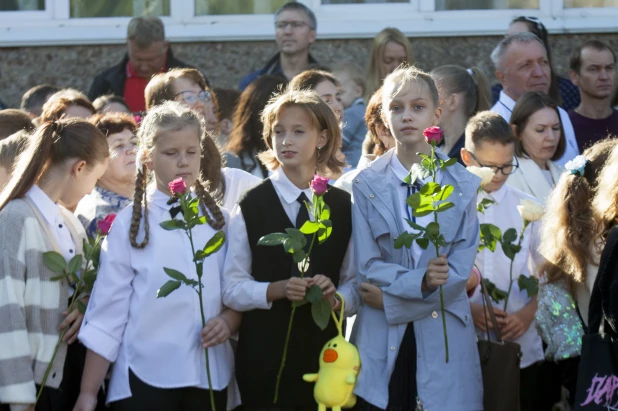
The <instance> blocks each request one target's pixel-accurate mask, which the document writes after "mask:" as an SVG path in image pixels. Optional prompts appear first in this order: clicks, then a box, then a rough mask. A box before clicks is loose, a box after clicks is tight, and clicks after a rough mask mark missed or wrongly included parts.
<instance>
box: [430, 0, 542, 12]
mask: <svg viewBox="0 0 618 411" xmlns="http://www.w3.org/2000/svg"><path fill="white" fill-rule="evenodd" d="M538 8H539V0H436V10H440V11H443V10H493V9H538Z"/></svg>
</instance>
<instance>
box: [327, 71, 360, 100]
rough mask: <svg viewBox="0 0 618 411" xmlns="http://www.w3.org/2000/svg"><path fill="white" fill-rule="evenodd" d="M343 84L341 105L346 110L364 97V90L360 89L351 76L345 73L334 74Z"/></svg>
mask: <svg viewBox="0 0 618 411" xmlns="http://www.w3.org/2000/svg"><path fill="white" fill-rule="evenodd" d="M333 76H335V77H337V79H338V80H339V83H341V104H343V108H344V109H346V108H348V107H350V106H351V105H352V103H354V101H355V100H356V99H357V98H359V97H361V96H362V95H363V89H362V88H361V87H359V85H358V84H356V82H355V81H354V80H352V79H351V78H350V76H349V74H348V73H347V72H345V71H337V72H334V73H333Z"/></svg>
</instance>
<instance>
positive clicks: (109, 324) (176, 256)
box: [79, 188, 234, 402]
mask: <svg viewBox="0 0 618 411" xmlns="http://www.w3.org/2000/svg"><path fill="white" fill-rule="evenodd" d="M168 199H169V197H168V195H166V194H164V193H162V192H160V191H158V190H153V189H152V188H151V189H150V190H149V192H148V219H149V226H150V233H149V234H150V235H149V240H148V244H147V245H146V247H145V248H143V249H137V248H134V247H132V246H131V244H130V243H129V227H130V224H131V215H132V213H133V211H132V207H127V208H125V209H124V210H123V211H121V212H120V213H119V214H118V216H117V217H116V220H115V221H114V229H113V230H111V232H110V234H109V236H108V237H107V238H106V239H105V241H104V243H103V246H102V249H101V266H100V270H99V274H98V277H97V281H96V283H95V286H94V290H93V292H92V296H91V298H90V302H89V304H88V309H87V311H86V316H85V317H84V324H83V326H82V329H81V331H80V333H79V339H80V341H81V342H82V343H83V344H84V345H85V346H86V347H88V349H90V350H92V351H94V352H96V353H97V354H99V355H101V356H102V357H104V358H105V359H107V360H108V361H110V362H114V361H115V362H116V363H115V365H114V367H113V370H112V375H111V381H110V386H109V392H108V396H107V402H112V401H118V400H121V399H124V398H128V397H130V396H131V395H132V394H131V388H130V386H129V368H131V370H132V371H133V373H135V375H136V376H137V377H138V378H139V379H141V380H142V381H144V382H145V383H146V384H148V385H152V386H155V387H159V388H179V387H200V388H208V379H207V376H206V368H205V355H204V349H203V348H202V346H201V342H200V332H201V330H202V320H201V314H200V305H199V299H198V297H197V294H196V292H195V291H194V290H193V289H192V288H190V287H188V286H186V285H181V286H180V288H178V289H176V290H175V291H174V292H172V293H171V294H169V295H168V296H167V297H165V298H157V290H158V289H159V288H161V286H163V284H165V283H166V282H167V281H169V280H171V278H170V277H169V276H167V274H165V272H164V271H163V267H169V268H172V269H175V270H178V271H180V272H181V273H183V274H184V275H185V276H187V277H188V278H189V279H194V280H197V275H196V272H195V265H194V264H193V261H192V253H191V245H190V243H189V239H188V238H187V236H186V234H185V233H184V231H182V230H175V231H166V230H164V229H163V228H161V227H160V226H159V223H160V222H162V221H166V220H170V219H171V217H170V214H169V209H170V207H171V206H170V205H167V201H168ZM224 215H225V216H226V218H227V213H226V212H225V211H224ZM176 218H182V215H178V216H176ZM143 223H144V218H142V226H141V227H140V233H139V235H138V238H137V241H138V242H140V241H141V240H142V239H143V237H144V230H143ZM224 230H225V228H224ZM214 234H215V230H213V229H212V228H211V227H210V226H209V225H208V224H204V225H198V226H196V227H195V228H194V229H193V241H194V245H195V247H196V249H198V248H201V247H204V245H206V243H207V242H208V240H209V239H210V238H211V237H212V236H213V235H214ZM226 247H227V241H226V245H224V246H223V248H221V250H219V252H217V253H216V254H214V255H212V256H210V257H208V258H206V259H205V260H204V274H203V277H202V281H203V283H204V285H205V286H204V288H203V299H204V315H205V317H206V321H208V320H209V319H210V318H213V317H215V316H217V315H219V314H220V313H221V311H222V310H223V304H222V302H221V282H222V279H221V276H222V273H223V264H224V260H225V254H226ZM208 352H209V359H210V372H211V377H212V384H213V389H215V390H222V389H224V388H226V387H228V385H230V382H231V381H233V380H232V375H233V368H234V354H233V352H232V347H231V345H230V343H229V341H226V342H225V343H223V344H219V345H217V346H216V347H212V348H209V349H208Z"/></svg>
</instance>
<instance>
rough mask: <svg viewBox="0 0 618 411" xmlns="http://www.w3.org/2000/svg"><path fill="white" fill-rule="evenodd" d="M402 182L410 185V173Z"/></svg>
mask: <svg viewBox="0 0 618 411" xmlns="http://www.w3.org/2000/svg"><path fill="white" fill-rule="evenodd" d="M403 182H404V183H406V184H412V176H411V173H408V175H407V176H405V177H404V178H403Z"/></svg>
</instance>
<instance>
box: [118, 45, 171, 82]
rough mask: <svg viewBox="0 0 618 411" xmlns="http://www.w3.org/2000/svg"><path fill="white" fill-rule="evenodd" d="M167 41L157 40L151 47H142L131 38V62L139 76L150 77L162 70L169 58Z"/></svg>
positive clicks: (129, 48) (128, 48) (129, 50)
mask: <svg viewBox="0 0 618 411" xmlns="http://www.w3.org/2000/svg"><path fill="white" fill-rule="evenodd" d="M168 46H169V43H168V42H167V41H155V42H154V43H152V44H151V45H150V46H149V47H146V48H140V47H139V46H138V45H137V43H136V42H135V41H133V40H129V42H128V44H127V50H128V53H129V62H130V63H131V66H133V69H134V70H135V72H136V73H137V75H138V76H140V77H142V78H145V79H150V78H151V77H152V76H154V75H155V74H157V73H158V72H160V71H161V69H162V68H164V66H165V60H166V58H167V49H168Z"/></svg>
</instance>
